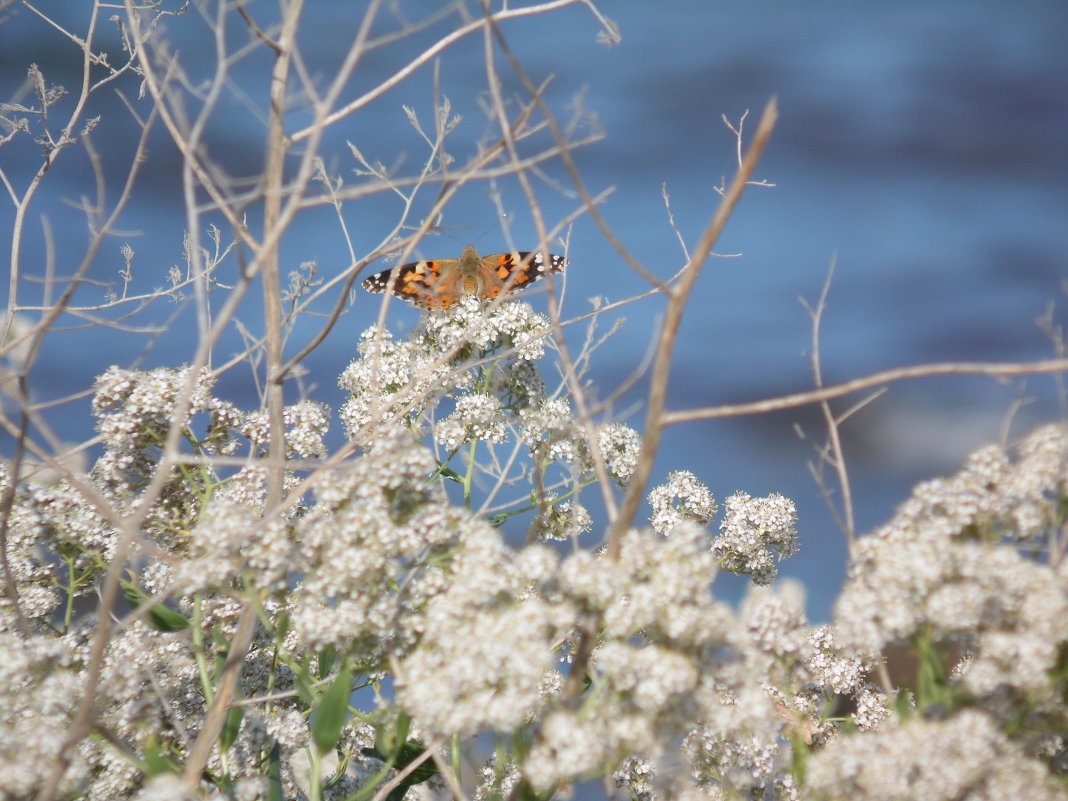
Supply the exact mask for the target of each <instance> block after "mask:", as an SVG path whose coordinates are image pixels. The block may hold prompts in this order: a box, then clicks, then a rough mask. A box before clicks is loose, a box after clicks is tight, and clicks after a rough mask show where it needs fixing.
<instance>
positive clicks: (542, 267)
mask: <svg viewBox="0 0 1068 801" xmlns="http://www.w3.org/2000/svg"><path fill="white" fill-rule="evenodd" d="M545 259H546V256H545V254H544V253H542V252H541V251H537V252H531V253H494V254H493V255H492V256H479V255H478V251H476V250H475V249H474V248H473V247H471V246H470V245H468V246H467V247H466V248H464V252H463V254H462V255H461V256H460V258H459V259H437V260H433V261H414V262H412V263H411V264H404V265H401V266H400V267H397V268H395V269H389V270H383V271H382V272H380V273H377V274H375V275H372V276H371V277H370V278H368V279H367V280H366V281H364V282H363V288H364V289H366V290H367V291H368V292H385V291H387V290H389V291H392V292H393V293H394V294H395V295H397V296H398V297H402V298H404V299H405V300H410V301H411V302H412V303H414V304H415V305H416V306H422V307H423V308H425V309H447V308H448V307H449V306H452V305H453V304H454V303H456V302H457V301H458V300H460V298H462V297H464V296H466V295H475V296H476V297H479V298H481V299H483V300H490V299H492V298H495V297H497V296H498V295H500V294H501V293H502V292H503V293H504V294H505V295H511V294H512V293H513V292H516V291H518V290H520V289H522V288H523V287H525V286H526V285H527V284H530V283H532V282H534V281H537V280H538V279H539V278H541V277H542V276H543V275H545V273H546V272H550V273H558V272H560V271H561V270H563V269H564V268H565V267H566V266H567V263H568V262H567V259H565V258H564V257H563V256H556V255H553V254H552V253H550V254H548V259H549V262H548V265H546V263H545ZM391 282H392V283H391Z"/></svg>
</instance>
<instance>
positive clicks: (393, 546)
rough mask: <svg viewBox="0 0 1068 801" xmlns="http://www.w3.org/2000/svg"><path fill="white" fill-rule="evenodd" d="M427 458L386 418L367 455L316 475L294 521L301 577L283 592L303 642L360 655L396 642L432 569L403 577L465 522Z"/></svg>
mask: <svg viewBox="0 0 1068 801" xmlns="http://www.w3.org/2000/svg"><path fill="white" fill-rule="evenodd" d="M436 466H437V464H436V462H435V460H434V457H433V454H431V453H430V452H429V451H428V450H427V449H426V448H425V447H423V446H422V445H421V444H419V443H418V442H416V441H414V440H413V439H412V436H411V434H410V433H408V432H406V431H404V430H403V429H399V428H397V427H393V428H392V429H386V430H382V431H380V433H379V436H378V438H377V439H376V440H375V442H374V444H373V445H372V447H371V450H370V451H369V452H368V453H367V454H365V455H363V456H361V457H359V458H357V459H355V460H354V461H352V462H351V463H348V464H345V465H343V466H340V467H337V468H333V469H331V470H330V471H324V472H321V473H320V474H319V475H318V477H317V481H316V484H315V495H316V500H317V503H316V504H315V506H313V507H312V508H311V509H310V510H309V512H308V514H307V515H306V516H305V517H304V518H303V519H302V520H301V521H300V522H299V524H298V526H297V537H298V539H299V540H300V542H301V544H302V560H303V565H302V567H303V572H304V574H305V578H304V580H303V582H302V583H301V584H300V586H299V587H298V588H297V590H296V592H295V593H294V594H293V597H292V601H291V607H292V620H293V629H294V632H295V633H296V635H297V637H298V639H299V640H300V641H301V642H302V643H303V644H304V645H305V646H306V647H309V648H313V649H316V650H318V649H322V648H326V647H337V648H343V649H350V650H353V649H355V650H359V652H361V653H362V654H363V655H364V658H366V659H368V660H375V659H378V658H380V657H381V656H382V655H383V654H384V653H386V652H388V651H389V650H390V649H391V648H401V647H402V645H403V642H398V638H401V639H403V635H404V631H403V630H402V627H401V622H402V619H403V618H404V617H405V616H406V615H407V614H408V613H409V610H410V609H411V608H414V607H415V605H417V603H418V597H419V593H420V592H424V591H430V590H429V589H427V587H428V585H427V582H430V585H429V586H433V579H434V576H435V575H436V573H435V572H434V571H428V572H426V573H424V574H423V575H422V580H420V581H414V582H413V581H405V580H404V578H405V576H407V575H408V573H409V571H411V570H413V569H414V568H415V567H416V566H418V565H420V564H422V563H423V561H424V560H425V559H427V558H429V555H428V553H427V549H430V550H431V552H432V553H431V554H430V555H433V553H436V552H437V551H440V550H442V549H445V548H447V547H449V546H451V545H452V544H454V543H455V542H456V541H457V540H458V538H459V537H460V536H461V535H462V533H463V531H464V530H465V528H466V526H467V523H466V520H467V517H466V513H464V512H462V510H458V509H455V508H453V507H451V506H449V505H448V503H447V502H446V500H445V498H444V495H443V493H442V492H441V489H440V486H439V485H437V484H429V483H428V482H427V479H428V478H429V476H430V475H431V474H432V473H433V472H434V469H435V468H436ZM398 586H403V587H404V592H398V591H397V587H398ZM410 625H414V624H410Z"/></svg>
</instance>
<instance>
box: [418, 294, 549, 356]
mask: <svg viewBox="0 0 1068 801" xmlns="http://www.w3.org/2000/svg"><path fill="white" fill-rule="evenodd" d="M551 330H552V329H551V327H550V325H549V318H547V317H546V316H545V315H544V314H538V313H537V312H535V311H534V308H533V307H532V306H531V305H530V304H529V303H525V302H523V301H518V300H510V301H506V302H504V303H502V304H500V305H499V306H497V307H496V308H495V309H494V310H493V311H492V312H490V313H489V314H486V308H485V306H484V304H483V303H482V301H480V300H479V299H478V298H477V297H475V296H473V295H467V296H465V297H463V298H461V299H460V300H459V301H458V302H457V303H455V304H454V305H452V306H450V307H449V308H447V309H444V310H442V311H432V312H430V313H429V314H427V315H426V316H425V317H424V318H423V321H422V324H421V327H420V336H419V338H420V340H421V341H422V342H423V343H424V344H426V345H427V346H428V347H429V349H430V350H434V351H437V352H439V353H445V352H449V351H452V350H455V349H456V346H457V343H466V344H467V345H468V346H470V347H473V348H475V349H476V350H480V351H498V352H500V351H508V350H511V349H513V348H514V354H511V355H514V357H515V358H516V359H520V360H525V361H536V360H537V359H540V358H542V357H543V356H544V355H545V340H546V339H547V338H548V336H549V333H550V331H551Z"/></svg>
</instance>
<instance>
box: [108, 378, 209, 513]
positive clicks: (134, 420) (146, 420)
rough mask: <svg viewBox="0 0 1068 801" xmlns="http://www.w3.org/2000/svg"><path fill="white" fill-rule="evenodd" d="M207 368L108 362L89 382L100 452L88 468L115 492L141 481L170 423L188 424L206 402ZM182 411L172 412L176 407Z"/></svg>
mask: <svg viewBox="0 0 1068 801" xmlns="http://www.w3.org/2000/svg"><path fill="white" fill-rule="evenodd" d="M214 383H215V379H214V378H213V377H212V375H211V372H210V371H208V370H206V369H205V370H201V371H200V373H199V374H197V375H196V376H193V377H191V376H190V374H189V370H188V369H183V370H169V369H166V368H157V369H155V370H149V371H138V370H123V369H121V368H119V367H109V368H108V369H107V371H106V372H105V373H104V374H103V375H102V376H100V377H99V378H98V379H97V382H96V385H95V386H94V392H95V394H94V396H93V414H95V415H96V417H97V426H96V428H97V431H99V432H100V436H101V438H102V439H103V441H104V448H105V452H104V455H103V457H101V458H100V459H99V460H98V461H97V463H96V465H95V467H94V468H93V471H94V473H95V475H96V476H97V477H98V480H99V481H100V482H101V483H102V484H103V485H104V486H105V487H111V488H114V491H116V492H127V491H129V490H130V489H132V488H135V487H137V486H139V485H141V484H143V483H144V482H145V481H147V480H148V479H149V478H150V477H151V475H152V472H153V468H154V467H155V462H156V460H155V458H154V456H155V454H156V453H157V452H158V449H159V448H161V447H162V446H163V444H164V442H165V440H166V438H167V432H168V431H169V430H170V429H171V427H172V426H174V425H177V426H179V427H185V426H188V425H189V424H190V423H191V422H192V419H193V417H194V416H195V415H196V414H199V413H200V412H203V411H206V410H207V409H208V408H209V407H210V405H211V388H212V385H213V384H214ZM183 401H184V406H185V414H184V416H183V417H181V418H178V417H177V412H178V408H179V407H180V406H182V405H183Z"/></svg>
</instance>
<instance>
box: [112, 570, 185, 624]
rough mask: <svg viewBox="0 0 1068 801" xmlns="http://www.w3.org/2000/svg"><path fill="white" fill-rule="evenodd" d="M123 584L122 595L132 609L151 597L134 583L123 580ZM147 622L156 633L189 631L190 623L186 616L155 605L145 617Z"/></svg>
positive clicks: (161, 605)
mask: <svg viewBox="0 0 1068 801" xmlns="http://www.w3.org/2000/svg"><path fill="white" fill-rule="evenodd" d="M121 584H122V594H123V596H124V597H125V598H126V601H127V603H129V604H130V606H131V607H132V608H134V609H136V608H137V607H139V606H140V605H141V604H143V603H144V602H145V601H147V600H148V599H149V595H148V594H147V593H146V592H145V591H144V590H142V589H141V588H140V587H138V586H137V585H136V584H134V583H133V582H132V581H126V580H125V579H123V580H122V582H121ZM145 622H146V623H148V625H150V626H151V627H152V628H154V629H156V631H167V632H171V631H181V630H182V629H187V628H189V623H190V621H189V618H187V617H186V616H185V615H181V614H179V613H178V612H175V611H174V610H173V609H168V608H167V607H166V606H164V605H163V604H153V605H152V606H151V607H150V608H149V610H148V614H147V615H146V616H145Z"/></svg>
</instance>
